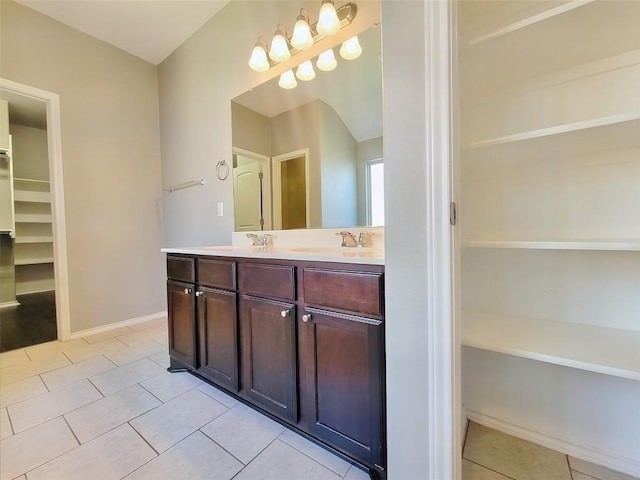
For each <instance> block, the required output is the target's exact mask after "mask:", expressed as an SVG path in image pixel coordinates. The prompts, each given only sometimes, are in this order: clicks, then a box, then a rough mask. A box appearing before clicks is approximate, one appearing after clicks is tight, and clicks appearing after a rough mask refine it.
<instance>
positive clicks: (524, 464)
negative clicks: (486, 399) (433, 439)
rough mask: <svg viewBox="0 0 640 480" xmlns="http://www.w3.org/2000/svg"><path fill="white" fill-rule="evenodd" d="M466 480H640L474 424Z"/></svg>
mask: <svg viewBox="0 0 640 480" xmlns="http://www.w3.org/2000/svg"><path fill="white" fill-rule="evenodd" d="M462 480H638V479H637V478H635V477H631V476H629V475H625V474H623V473H619V472H614V471H613V470H609V469H607V468H604V467H601V466H598V465H594V464H592V463H589V462H585V461H584V460H580V459H577V458H573V457H571V456H567V455H564V454H562V453H560V452H556V451H554V450H551V449H548V448H545V447H542V446H540V445H536V444H535V443H531V442H527V441H525V440H521V439H519V438H516V437H512V436H511V435H507V434H505V433H502V432H498V431H496V430H493V429H491V428H488V427H485V426H482V425H478V424H477V423H473V422H470V423H469V427H468V429H467V438H466V441H465V446H464V451H463V454H462Z"/></svg>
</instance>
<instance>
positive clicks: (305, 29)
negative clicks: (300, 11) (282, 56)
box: [291, 15, 313, 50]
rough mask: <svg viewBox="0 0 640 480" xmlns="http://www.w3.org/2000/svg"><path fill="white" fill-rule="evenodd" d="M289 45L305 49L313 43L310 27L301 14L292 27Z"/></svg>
mask: <svg viewBox="0 0 640 480" xmlns="http://www.w3.org/2000/svg"><path fill="white" fill-rule="evenodd" d="M291 45H293V46H294V47H296V48H297V49H298V50H305V49H307V48H311V46H312V45H313V37H312V36H311V28H310V27H309V24H308V23H307V21H306V20H305V19H304V17H303V16H302V15H299V16H298V20H297V21H296V25H295V26H294V27H293V35H292V36H291Z"/></svg>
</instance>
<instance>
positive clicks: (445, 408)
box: [425, 1, 462, 479]
mask: <svg viewBox="0 0 640 480" xmlns="http://www.w3.org/2000/svg"><path fill="white" fill-rule="evenodd" d="M453 9H454V2H452V1H446V2H427V4H426V8H425V17H426V18H425V26H426V32H425V36H426V38H425V40H426V46H427V49H426V55H427V58H426V61H425V65H426V67H427V72H426V76H427V79H426V80H427V81H426V85H427V89H426V92H425V93H426V100H427V152H426V153H427V155H426V159H427V190H428V197H427V203H428V218H427V232H428V234H427V250H426V252H427V259H426V260H427V265H428V266H429V267H428V268H429V271H428V273H427V284H428V292H427V309H428V311H427V319H428V320H427V328H428V338H429V348H428V356H429V370H428V375H429V379H428V383H429V392H431V402H430V404H429V412H428V418H429V420H428V422H429V442H428V449H429V458H430V462H429V470H430V472H429V475H427V478H433V479H436V478H450V479H460V478H461V475H462V472H461V468H462V464H461V462H462V439H461V428H460V425H461V421H462V420H461V411H462V410H461V409H462V401H461V396H460V367H461V362H460V339H459V335H460V334H459V328H458V325H457V323H458V322H459V319H458V316H457V315H455V312H456V302H457V301H458V295H457V292H456V290H455V288H456V282H457V276H456V275H455V269H456V268H457V265H458V261H457V254H458V253H457V250H456V249H455V242H456V241H457V239H456V235H455V233H454V231H455V229H454V228H453V227H452V226H451V224H450V213H449V212H450V210H449V205H450V203H451V202H452V201H453V199H454V197H453V193H454V190H453V186H454V179H455V178H454V176H453V168H454V162H453V161H452V159H453V145H454V137H453V135H454V128H453V123H452V121H453V118H454V116H453V115H452V108H453V103H452V100H453V92H454V89H453V76H452V73H453V72H452V66H453V60H452V59H453V44H452V42H453V31H454V30H453V27H452V21H453V18H454V17H453Z"/></svg>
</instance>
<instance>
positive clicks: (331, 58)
mask: <svg viewBox="0 0 640 480" xmlns="http://www.w3.org/2000/svg"><path fill="white" fill-rule="evenodd" d="M337 66H338V62H336V57H335V55H334V54H333V49H332V48H330V49H329V50H325V51H324V52H322V53H321V54H320V55H318V60H317V61H316V67H318V68H319V69H320V70H322V71H323V72H330V71H331V70H333V69H334V68H336V67H337Z"/></svg>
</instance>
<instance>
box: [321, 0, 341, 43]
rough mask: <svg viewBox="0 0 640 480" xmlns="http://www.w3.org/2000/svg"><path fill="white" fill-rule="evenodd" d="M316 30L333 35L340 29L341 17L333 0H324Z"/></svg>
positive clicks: (322, 33)
mask: <svg viewBox="0 0 640 480" xmlns="http://www.w3.org/2000/svg"><path fill="white" fill-rule="evenodd" d="M316 30H317V31H318V33H319V34H321V35H326V36H329V35H333V34H334V33H336V32H337V31H338V30H340V19H339V18H338V14H337V12H336V7H335V6H334V5H333V0H322V6H321V7H320V13H319V14H318V24H317V25H316Z"/></svg>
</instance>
